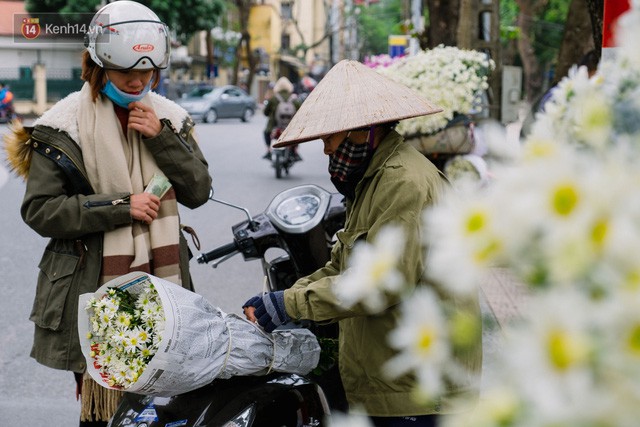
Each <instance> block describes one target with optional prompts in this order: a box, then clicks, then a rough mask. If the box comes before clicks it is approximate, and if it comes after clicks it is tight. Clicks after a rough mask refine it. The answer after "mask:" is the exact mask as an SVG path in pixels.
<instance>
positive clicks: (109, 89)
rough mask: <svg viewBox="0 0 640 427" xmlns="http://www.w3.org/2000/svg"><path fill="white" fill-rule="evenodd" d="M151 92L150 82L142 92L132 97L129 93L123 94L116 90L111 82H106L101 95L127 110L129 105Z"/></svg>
mask: <svg viewBox="0 0 640 427" xmlns="http://www.w3.org/2000/svg"><path fill="white" fill-rule="evenodd" d="M150 90H151V82H149V84H147V86H145V88H144V89H142V92H140V93H138V94H136V95H134V94H131V93H127V92H123V91H121V90H120V89H118V88H117V87H116V86H115V85H114V84H113V83H111V80H108V81H107V84H106V85H105V86H104V88H103V89H102V91H101V92H102V93H104V94H105V95H106V96H107V98H109V99H110V100H111V101H113V103H114V104H116V105H119V106H121V107H122V108H128V107H129V104H130V103H132V102H135V101H140V100H141V99H142V98H144V96H145V95H146V94H147V93H149V91H150Z"/></svg>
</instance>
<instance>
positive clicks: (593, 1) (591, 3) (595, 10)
mask: <svg viewBox="0 0 640 427" xmlns="http://www.w3.org/2000/svg"><path fill="white" fill-rule="evenodd" d="M587 7H588V8H589V16H590V17H591V32H592V34H593V44H594V45H595V49H596V53H597V54H598V59H600V56H601V54H602V25H603V22H602V21H603V15H604V0H587Z"/></svg>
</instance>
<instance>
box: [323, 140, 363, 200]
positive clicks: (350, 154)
mask: <svg viewBox="0 0 640 427" xmlns="http://www.w3.org/2000/svg"><path fill="white" fill-rule="evenodd" d="M369 153H370V150H369V144H354V143H353V142H352V141H350V140H349V137H347V138H346V139H345V140H344V141H343V142H342V143H341V144H340V145H339V146H338V148H337V150H336V151H335V153H333V154H332V155H331V156H330V157H329V174H330V175H331V182H332V183H333V185H334V186H335V187H336V189H337V190H338V191H339V192H340V193H341V194H343V195H344V196H346V197H347V198H349V199H352V200H353V199H354V198H355V191H356V185H358V182H360V180H361V179H362V177H363V176H364V173H365V172H366V170H367V166H369V160H370V158H371V156H370V154H369Z"/></svg>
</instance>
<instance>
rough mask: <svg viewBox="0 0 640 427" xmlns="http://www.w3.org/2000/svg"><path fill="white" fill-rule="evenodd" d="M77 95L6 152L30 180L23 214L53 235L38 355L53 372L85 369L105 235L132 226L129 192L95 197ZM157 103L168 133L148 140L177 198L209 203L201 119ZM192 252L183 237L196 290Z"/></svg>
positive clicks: (186, 278) (184, 269)
mask: <svg viewBox="0 0 640 427" xmlns="http://www.w3.org/2000/svg"><path fill="white" fill-rule="evenodd" d="M77 94H79V92H76V93H74V94H71V95H69V96H68V97H67V98H65V99H63V100H61V101H59V102H58V103H57V104H56V105H54V107H52V109H51V110H49V111H47V112H46V113H45V114H44V115H43V116H42V117H41V118H40V119H38V120H37V121H36V122H35V126H34V128H33V129H16V130H15V131H14V133H13V135H12V136H11V137H10V138H7V139H6V141H5V148H6V151H7V154H8V159H9V161H10V163H11V165H12V167H13V169H14V171H15V172H17V173H18V174H19V175H22V176H23V177H24V178H25V179H26V192H25V196H24V200H23V203H22V208H21V214H22V217H23V219H24V221H25V223H26V224H27V225H29V226H30V227H31V228H32V229H33V230H35V231H36V232H37V233H38V234H40V235H41V236H43V237H48V238H50V240H49V242H48V244H47V246H46V248H45V251H44V254H43V256H42V259H41V261H40V263H39V265H38V267H39V269H40V273H39V275H38V283H37V288H36V296H35V301H34V304H33V308H32V311H31V315H30V320H32V321H33V322H34V323H35V333H34V342H33V347H32V350H31V356H32V357H33V358H35V359H36V360H37V361H38V362H39V363H41V364H43V365H46V366H49V367H51V368H55V369H64V370H69V371H74V372H83V371H84V370H85V368H86V365H85V359H84V357H83V355H82V353H81V351H80V344H79V338H78V330H77V314H78V313H77V311H78V296H79V295H80V294H83V293H86V292H94V291H95V290H96V289H97V287H98V281H99V276H100V270H101V266H102V240H103V234H104V232H105V231H109V230H113V229H114V228H116V227H118V226H120V225H124V224H130V223H131V222H132V218H131V215H130V211H129V209H130V206H129V202H128V198H129V194H127V193H118V194H93V189H92V188H91V186H90V184H89V182H88V180H87V178H86V176H87V175H86V171H85V168H84V165H83V160H82V152H81V150H80V147H79V145H78V143H77V142H76V141H75V140H74V138H76V137H77V134H78V132H77V125H75V112H76V111H77V108H78V102H77V100H78V99H79V97H78V96H77ZM152 98H153V101H154V108H155V109H156V114H157V115H158V117H160V118H161V122H162V124H163V128H162V130H161V132H160V133H159V134H158V135H157V136H155V137H153V138H148V139H145V138H143V141H144V143H145V145H146V146H147V148H148V149H149V151H150V152H151V153H152V155H153V157H154V159H155V161H156V163H157V165H158V167H159V168H160V169H161V170H162V171H163V172H164V174H165V175H166V176H167V177H168V178H169V180H170V181H171V183H172V185H173V186H174V188H175V191H176V198H177V201H178V202H179V203H181V204H182V205H184V206H187V207H189V208H196V207H198V206H200V205H202V204H203V203H205V202H206V201H207V199H208V196H209V190H210V188H211V177H210V175H209V172H208V165H207V162H206V160H205V159H204V156H203V155H202V153H201V151H200V149H199V148H198V145H197V143H196V140H195V137H194V135H193V121H192V120H191V119H190V118H189V116H188V115H187V113H186V112H185V111H184V110H182V109H181V108H180V107H178V106H177V105H176V104H174V103H173V102H171V101H169V100H167V99H165V98H162V97H160V96H158V95H156V94H152ZM177 129H180V130H179V131H178V130H177ZM188 251H189V249H188V246H187V242H186V240H185V239H184V237H183V236H182V233H180V271H181V279H182V283H183V286H184V287H186V288H190V289H193V287H192V284H191V280H190V275H189V253H188Z"/></svg>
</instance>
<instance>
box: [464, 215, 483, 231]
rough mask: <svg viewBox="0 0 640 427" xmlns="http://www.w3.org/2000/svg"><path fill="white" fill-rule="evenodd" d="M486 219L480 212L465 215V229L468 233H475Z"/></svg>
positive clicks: (480, 228) (481, 227)
mask: <svg viewBox="0 0 640 427" xmlns="http://www.w3.org/2000/svg"><path fill="white" fill-rule="evenodd" d="M486 222H487V219H486V217H485V215H484V213H482V212H472V213H471V214H470V215H469V216H468V217H467V224H466V227H465V228H466V231H467V233H469V234H473V233H477V232H478V231H480V230H482V229H483V228H484V227H485V224H486Z"/></svg>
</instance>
